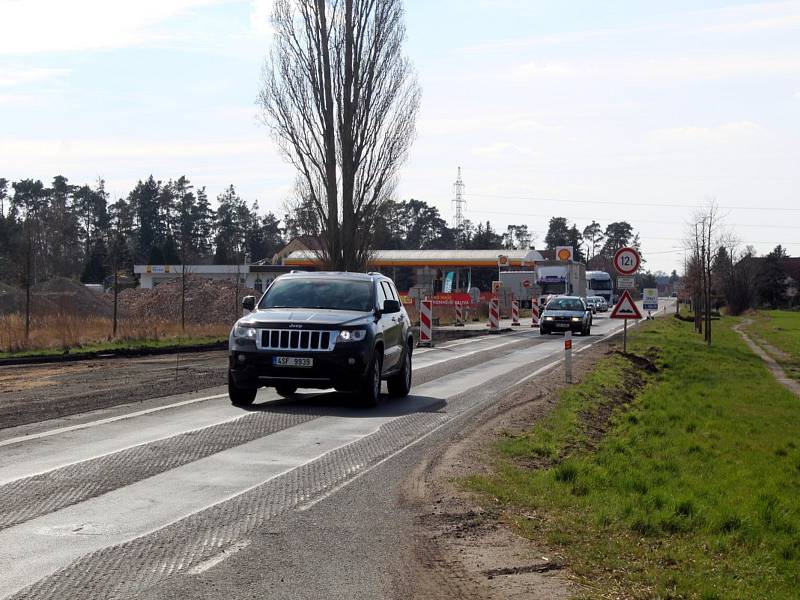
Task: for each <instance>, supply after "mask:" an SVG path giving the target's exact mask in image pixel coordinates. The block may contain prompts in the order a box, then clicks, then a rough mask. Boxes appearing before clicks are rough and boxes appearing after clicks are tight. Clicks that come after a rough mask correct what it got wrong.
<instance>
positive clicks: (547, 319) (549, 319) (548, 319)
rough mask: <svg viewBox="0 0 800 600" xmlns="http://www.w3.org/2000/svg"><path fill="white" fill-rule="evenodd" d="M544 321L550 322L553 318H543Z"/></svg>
mask: <svg viewBox="0 0 800 600" xmlns="http://www.w3.org/2000/svg"><path fill="white" fill-rule="evenodd" d="M544 320H545V321H552V320H553V317H545V318H544Z"/></svg>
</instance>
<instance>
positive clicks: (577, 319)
mask: <svg viewBox="0 0 800 600" xmlns="http://www.w3.org/2000/svg"><path fill="white" fill-rule="evenodd" d="M572 320H573V321H580V320H581V318H580V317H572Z"/></svg>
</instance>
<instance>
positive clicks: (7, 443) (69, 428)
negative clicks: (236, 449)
mask: <svg viewBox="0 0 800 600" xmlns="http://www.w3.org/2000/svg"><path fill="white" fill-rule="evenodd" d="M226 396H227V394H216V395H215V396H204V397H203V398H191V399H189V400H183V401H182V402H175V403H173V404H165V405H164V406H156V407H153V408H146V409H144V410H139V411H136V412H132V413H128V414H125V415H117V416H116V417H108V418H106V419H100V420H98V421H89V422H87V423H79V424H77V425H69V426H67V427H59V428H58V429H50V430H49V431H42V432H40V433H32V434H30V435H22V436H20V437H15V438H11V439H8V440H3V441H2V442H0V447H2V446H10V445H11V444H19V443H20V442H27V441H30V440H38V439H41V438H45V437H50V436H51V435H58V434H60V433H67V432H69V431H76V430H78V429H86V428H87V427H97V426H98V425H105V424H107V423H114V422H115V421H122V420H123V419H131V418H133V417H140V416H142V415H149V414H150V413H154V412H158V411H161V410H167V409H169V408H176V407H178V406H186V405H188V404H196V403H197V402H205V401H206V400H217V399H219V398H224V397H226Z"/></svg>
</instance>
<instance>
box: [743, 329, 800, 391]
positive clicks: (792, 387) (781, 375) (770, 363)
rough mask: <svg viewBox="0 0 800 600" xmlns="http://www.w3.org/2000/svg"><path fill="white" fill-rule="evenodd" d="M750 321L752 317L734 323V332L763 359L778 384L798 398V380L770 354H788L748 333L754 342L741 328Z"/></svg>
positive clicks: (778, 355)
mask: <svg viewBox="0 0 800 600" xmlns="http://www.w3.org/2000/svg"><path fill="white" fill-rule="evenodd" d="M752 323H753V320H752V319H745V320H744V321H742V322H741V323H740V324H739V325H736V326H735V327H734V329H735V330H736V332H737V333H738V334H739V335H740V336H742V339H743V340H744V341H745V343H746V344H747V346H748V347H749V348H750V350H752V351H753V352H754V353H756V354H757V355H758V356H759V357H761V360H763V361H764V362H765V363H766V365H767V368H768V369H769V370H770V373H772V375H773V376H774V377H775V379H777V380H778V382H779V383H780V384H782V385H783V386H784V387H785V388H787V389H788V390H789V391H790V392H792V393H793V394H794V395H795V396H797V397H798V398H800V382H797V381H795V380H794V379H791V378H790V377H788V376H787V375H786V372H785V371H784V370H783V368H782V367H781V366H780V365H779V364H778V362H777V361H776V360H775V359H774V358H773V357H772V356H771V355H774V356H777V357H779V358H784V357H786V358H788V355H787V354H786V353H784V352H783V351H782V350H780V349H778V348H776V347H775V346H773V345H772V344H770V343H769V342H767V341H765V340H763V339H762V338H760V337H757V336H756V335H755V334H752V333H751V334H750V335H752V337H754V338H756V339H758V344H757V343H756V342H754V341H753V340H752V339H751V338H750V336H749V335H748V334H746V333H745V332H744V331H743V329H742V328H743V327H747V326H748V325H750V324H752ZM759 344H760V345H759ZM761 346H763V347H764V348H766V349H767V351H765V350H764V349H763V348H762V347H761Z"/></svg>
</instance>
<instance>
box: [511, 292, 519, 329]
mask: <svg viewBox="0 0 800 600" xmlns="http://www.w3.org/2000/svg"><path fill="white" fill-rule="evenodd" d="M511 325H512V326H514V327H519V300H517V299H514V300H512V301H511Z"/></svg>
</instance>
